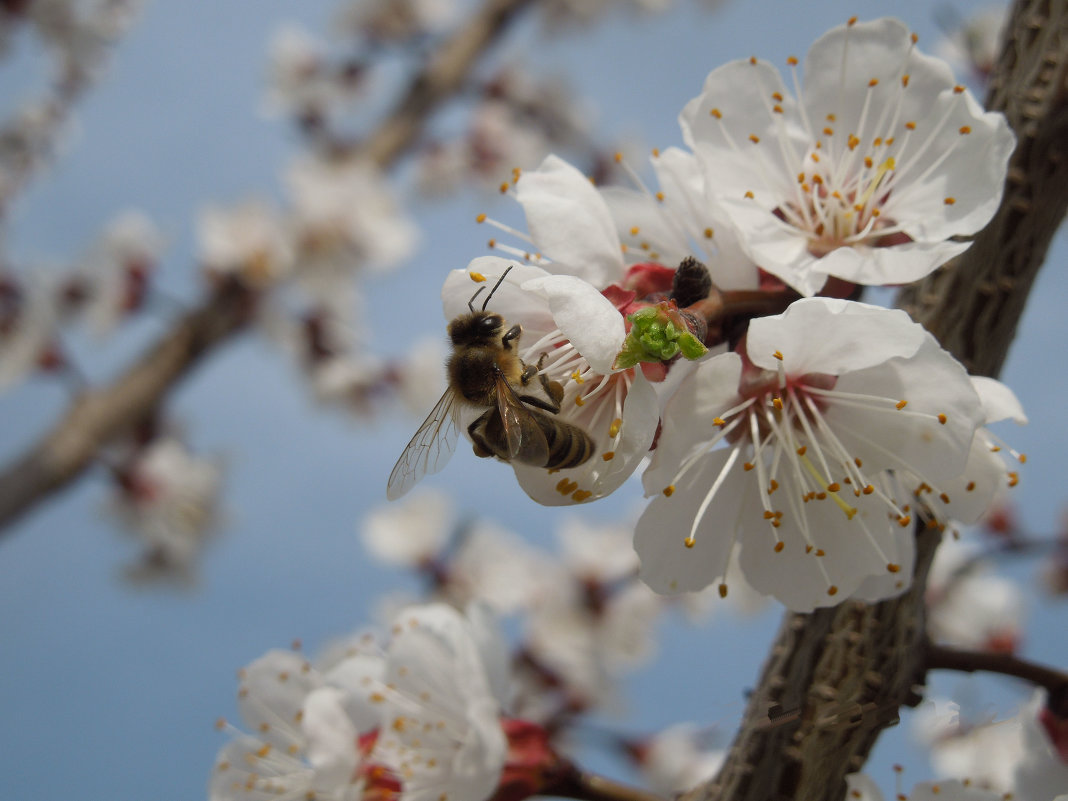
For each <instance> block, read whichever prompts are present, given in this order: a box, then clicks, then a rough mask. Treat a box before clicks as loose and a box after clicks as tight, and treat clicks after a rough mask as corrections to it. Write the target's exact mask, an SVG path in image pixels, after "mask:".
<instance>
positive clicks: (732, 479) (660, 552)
mask: <svg viewBox="0 0 1068 801" xmlns="http://www.w3.org/2000/svg"><path fill="white" fill-rule="evenodd" d="M729 454H730V451H728V450H722V451H714V452H712V453H710V454H708V455H707V456H705V457H703V458H702V459H701V461H700V462H699V463H698V464H696V465H695V466H694V467H692V468H691V469H690V470H689V471H688V472H687V473H686V475H685V476H683V478H682V479H681V480H680V481H679V482H678V483H677V484H676V485H675V490H674V492H673V493H672V495H671V496H670V497H666V496H664V495H660V496H659V497H657V498H654V499H653V500H652V501H651V502H650V503H649V505H648V506H647V507H646V509H645V512H644V513H643V514H642V516H641V517H640V518H639V519H638V523H637V525H636V526H635V528H634V550H635V551H637V552H638V558H639V559H640V560H641V572H640V573H639V575H640V577H641V580H642V581H644V582H645V583H646V584H648V585H649V587H650V588H651V589H652V590H653V591H655V592H658V593H660V594H662V595H675V594H677V593H680V592H697V591H699V590H702V589H704V588H705V587H707V586H708V585H709V584H711V583H712V582H714V581H716V580H717V579H720V580H722V579H723V578H724V577H725V576H726V574H727V565H728V563H729V561H730V555H731V546H732V545H733V542H734V537H733V535H732V531H733V530H734V526H735V525H736V522H737V517H738V508H739V505H740V503H741V498H742V495H743V494H744V490H745V487H744V485H743V482H742V478H741V475H742V469H741V465H740V464H737V463H736V464H735V465H734V467H733V469H732V470H731V471H730V472H729V473H728V475H727V477H726V479H725V481H724V483H723V485H722V486H721V487H720V488H719V491H718V492H717V493H716V496H715V498H714V500H713V502H712V503H711V505H710V506H709V507H708V510H707V512H706V513H705V515H704V517H703V519H702V521H701V524H700V526H699V530H698V531H697V532H696V534H695V535H694V544H693V546H692V547H690V548H687V547H686V544H685V540H686V538H687V537H689V536H690V531H691V528H692V527H693V523H694V518H695V517H696V515H697V512H698V510H699V509H700V508H701V506H702V504H704V502H705V498H706V496H707V494H708V491H709V488H710V487H712V485H713V483H714V482H715V481H716V479H717V477H718V476H719V475H720V473H721V471H722V470H723V469H724V467H725V465H726V462H727V458H728V456H729Z"/></svg>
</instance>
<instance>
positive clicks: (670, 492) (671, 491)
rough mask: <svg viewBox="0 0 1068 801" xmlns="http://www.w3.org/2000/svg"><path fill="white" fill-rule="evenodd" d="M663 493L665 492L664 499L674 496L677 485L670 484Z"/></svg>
mask: <svg viewBox="0 0 1068 801" xmlns="http://www.w3.org/2000/svg"><path fill="white" fill-rule="evenodd" d="M663 491H664V497H665V498H670V497H671V496H672V495H674V494H675V485H674V484H668V485H667V486H666V487H664V490H663Z"/></svg>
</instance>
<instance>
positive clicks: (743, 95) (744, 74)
mask: <svg viewBox="0 0 1068 801" xmlns="http://www.w3.org/2000/svg"><path fill="white" fill-rule="evenodd" d="M794 83H795V86H796V85H797V83H798V80H797V76H796V75H795V76H794ZM742 87H744V90H743V89H742ZM754 98H755V99H756V101H757V102H753V101H754ZM680 124H681V125H682V129H683V136H684V139H685V140H686V142H687V144H688V145H689V146H690V147H691V148H693V150H694V153H695V154H696V156H697V158H698V160H699V161H700V162H701V164H702V168H703V169H702V172H703V175H704V179H705V182H706V184H707V185H708V186H709V187H710V189H713V190H714V191H716V192H717V194H718V195H719V197H720V199H721V203H722V206H723V208H724V210H725V211H726V213H727V214H728V215H729V216H730V217H731V219H732V220H733V221H734V223H735V225H736V226H737V228H738V230H739V231H741V232H742V236H743V241H742V244H743V247H744V248H745V249H746V252H747V253H748V254H749V256H750V257H752V259H753V260H754V261H755V262H756V263H757V264H759V265H760V266H761V267H762V268H764V269H765V270H767V271H768V272H770V273H772V274H774V275H776V276H778V277H779V278H780V279H782V280H783V281H785V282H786V283H788V284H790V285H791V286H793V287H794V288H795V289H797V290H798V291H799V292H801V293H802V294H806V295H810V294H813V293H815V292H817V291H818V290H819V289H820V288H821V287H822V285H823V283H824V281H825V279H826V277H827V276H828V275H834V276H838V277H840V278H843V279H845V280H848V281H853V282H857V283H868V284H897V283H905V282H908V281H912V280H916V279H917V278H920V277H922V276H923V275H925V274H927V273H928V272H930V271H931V270H933V269H934V268H935V267H937V266H939V265H940V264H943V263H944V262H945V261H946V260H948V259H949V258H951V257H952V256H953V255H955V254H956V253H959V252H960V251H961V250H963V249H964V248H966V247H967V245H966V244H961V243H951V242H947V241H946V240H948V239H949V238H950V237H952V236H957V235H968V234H972V233H975V232H976V231H978V230H979V229H980V228H982V226H983V225H985V224H986V223H987V222H988V221H989V219H990V217H991V216H992V215H993V213H994V211H995V210H996V208H997V205H998V203H999V201H1000V197H1001V191H1002V185H1003V183H1004V179H1005V172H1006V167H1007V162H1008V158H1009V156H1010V154H1011V153H1012V150H1013V147H1014V145H1015V139H1014V137H1013V134H1012V132H1011V130H1010V129H1009V127H1008V125H1007V123H1006V122H1005V119H1004V118H1003V117H1002V116H1001V115H999V114H995V113H989V112H983V110H982V109H981V108H980V107H979V105H978V104H977V103H976V102H975V100H974V99H973V98H972V97H971V96H970V94H968V92H967V91H966V90H965V89H964V88H963V87H961V86H958V85H954V83H953V76H952V74H951V73H950V71H949V69H948V67H947V66H946V65H945V64H944V63H942V62H941V61H939V60H938V59H935V58H932V57H930V56H925V55H923V54H921V53H920V52H919V51H918V50H917V49H916V47H915V42H914V40H913V38H912V36H911V34H910V33H909V31H908V29H907V28H906V27H905V26H904V25H903V24H902V23H901V22H899V21H897V20H893V19H880V20H875V21H873V22H867V23H856V24H854V23H850V24H847V25H843V26H839V27H837V28H834V29H832V30H831V31H829V32H828V33H827V34H825V35H824V36H823V37H821V38H820V39H819V40H818V41H817V42H816V43H815V44H814V45H813V46H812V48H811V49H810V51H809V54H808V56H807V58H806V61H805V78H804V90H803V92H801V97H800V102H799V101H797V100H795V99H794V98H793V97H792V96H791V95H790V93H789V91H788V90H787V89H786V87H785V84H784V83H783V81H782V79H781V78H780V76H779V74H778V72H777V71H776V70H775V68H774V67H773V66H772V65H770V64H768V63H767V62H764V61H760V60H757V59H750V60H744V61H735V62H732V63H730V64H726V65H724V66H722V67H720V68H718V69H717V70H714V71H713V72H712V73H711V74H710V75H709V76H708V78H707V80H706V81H705V86H704V90H703V92H702V94H701V95H699V96H698V97H697V98H695V99H694V100H692V101H690V103H688V104H687V106H686V107H685V109H684V110H683V112H682V114H681V115H680Z"/></svg>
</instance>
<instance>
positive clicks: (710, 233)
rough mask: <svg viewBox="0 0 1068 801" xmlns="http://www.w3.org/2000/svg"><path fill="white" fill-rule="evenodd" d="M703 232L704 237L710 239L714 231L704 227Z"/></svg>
mask: <svg viewBox="0 0 1068 801" xmlns="http://www.w3.org/2000/svg"><path fill="white" fill-rule="evenodd" d="M704 233H705V239H711V238H712V236H713V235H714V233H715V232H714V231H713V230H712V229H711V228H706V229H705V232H704Z"/></svg>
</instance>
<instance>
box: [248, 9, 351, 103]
mask: <svg viewBox="0 0 1068 801" xmlns="http://www.w3.org/2000/svg"><path fill="white" fill-rule="evenodd" d="M269 59H270V60H269V67H268V84H267V85H268V92H267V98H266V103H265V105H266V109H267V111H268V112H269V113H273V114H293V115H296V116H298V117H303V118H315V117H323V116H326V115H327V114H329V113H330V112H331V111H333V110H334V109H335V108H336V107H338V106H339V105H341V104H344V103H347V102H348V101H350V100H351V99H352V98H353V97H354V95H355V94H356V91H357V90H358V89H359V88H360V86H361V81H360V75H359V71H358V70H355V71H353V70H349V71H346V70H345V69H344V68H343V67H342V68H338V67H335V66H334V64H332V63H331V61H330V59H329V56H328V54H327V52H326V46H325V45H324V43H322V42H320V41H319V40H318V39H316V38H314V37H313V36H312V35H311V34H310V33H308V32H307V31H306V30H305V29H304V28H301V27H299V26H297V25H293V24H289V25H285V26H283V27H281V28H279V29H278V31H276V32H275V35H274V37H273V39H272V40H271V46H270V57H269Z"/></svg>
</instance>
